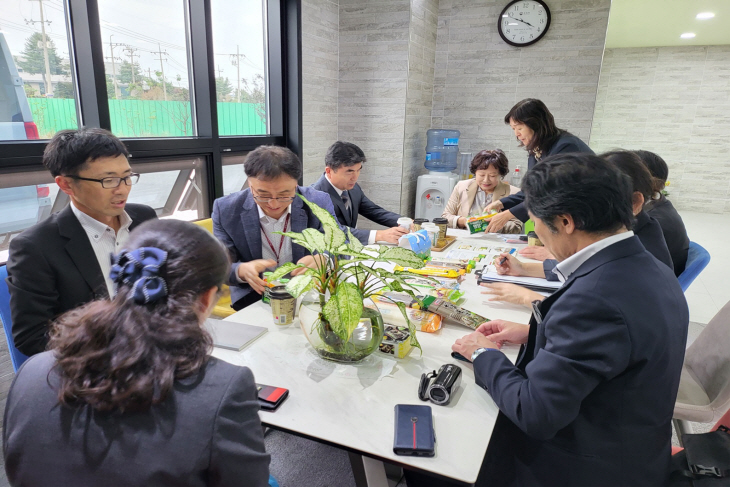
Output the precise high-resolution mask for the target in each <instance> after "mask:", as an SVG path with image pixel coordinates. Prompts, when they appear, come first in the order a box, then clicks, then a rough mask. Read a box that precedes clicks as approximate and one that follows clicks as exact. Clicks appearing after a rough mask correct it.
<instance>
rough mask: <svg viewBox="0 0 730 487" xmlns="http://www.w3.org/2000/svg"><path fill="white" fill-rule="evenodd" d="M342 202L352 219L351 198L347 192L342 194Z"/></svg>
mask: <svg viewBox="0 0 730 487" xmlns="http://www.w3.org/2000/svg"><path fill="white" fill-rule="evenodd" d="M341 196H342V202H343V203H345V210H347V213H348V215H350V218H352V210H351V208H350V196H349V195H348V194H347V191H343V192H342V195H341Z"/></svg>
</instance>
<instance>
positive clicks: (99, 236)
mask: <svg viewBox="0 0 730 487" xmlns="http://www.w3.org/2000/svg"><path fill="white" fill-rule="evenodd" d="M71 211H73V213H74V215H76V218H77V219H78V221H79V223H81V228H83V229H84V231H85V232H86V235H87V236H88V237H89V243H90V244H91V248H92V249H94V255H95V256H96V260H97V262H99V267H100V268H101V274H102V275H103V276H104V280H105V281H106V288H107V290H108V291H109V296H110V297H113V296H114V283H113V282H112V280H111V279H110V278H109V272H110V271H111V269H112V264H111V258H110V256H111V255H116V254H118V253H119V251H120V250H122V249H123V248H124V244H126V243H127V240H129V226H130V225H131V224H132V219H131V218H130V217H129V215H128V214H127V212H126V211H124V212H122V214H121V215H119V223H120V224H121V226H120V227H119V231H118V232H114V229H113V228H112V227H110V226H109V225H107V224H105V223H102V222H100V221H99V220H96V219H94V218H92V217H90V216H89V215H87V214H86V213H84V212H83V211H81V210H79V209H78V208H76V206H75V205H74V204H73V201H72V202H71Z"/></svg>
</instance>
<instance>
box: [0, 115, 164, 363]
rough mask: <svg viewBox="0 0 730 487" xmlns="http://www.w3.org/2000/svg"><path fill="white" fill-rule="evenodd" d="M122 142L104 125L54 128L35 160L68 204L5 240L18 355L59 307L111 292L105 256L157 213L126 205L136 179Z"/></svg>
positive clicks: (29, 351) (37, 347) (35, 342)
mask: <svg viewBox="0 0 730 487" xmlns="http://www.w3.org/2000/svg"><path fill="white" fill-rule="evenodd" d="M128 155H129V154H128V152H127V149H126V148H125V147H124V144H122V142H121V141H120V140H119V139H118V138H117V137H115V136H114V135H112V134H111V133H109V132H107V131H106V130H102V129H94V128H88V129H87V128H82V129H80V130H63V131H60V132H58V133H57V134H56V135H55V136H54V137H53V139H51V141H50V142H49V143H48V146H47V147H46V150H45V152H44V154H43V164H44V165H45V166H46V168H47V169H48V170H49V171H50V172H51V174H52V175H53V176H54V178H55V181H56V184H57V185H58V186H59V188H60V189H61V191H63V192H64V193H66V194H67V195H68V196H69V199H70V201H71V203H70V204H69V206H68V207H66V208H64V209H63V210H61V211H60V212H58V213H57V214H54V215H51V216H50V217H49V218H47V219H46V220H44V221H42V222H40V223H38V224H37V225H35V226H33V227H31V228H29V229H27V230H25V231H24V232H23V233H21V234H20V235H18V236H17V237H16V238H15V239H13V240H12V241H11V242H10V251H9V256H8V262H7V266H8V268H7V270H8V279H7V283H8V288H9V290H10V312H11V316H12V320H13V339H14V342H15V346H16V347H17V348H18V350H20V351H21V352H22V353H24V354H26V355H33V354H36V353H40V352H42V351H44V350H45V348H46V344H47V341H48V325H49V323H50V322H51V321H52V320H53V319H54V318H56V317H57V316H59V315H61V314H62V313H64V312H66V311H68V310H70V309H73V308H76V307H78V306H80V305H82V304H85V303H87V302H89V301H92V300H94V299H99V298H108V297H109V296H113V295H114V289H113V287H112V283H111V281H110V279H109V270H110V268H111V261H110V256H111V255H112V254H116V253H118V252H119V250H121V249H122V248H123V246H124V243H125V242H126V241H127V238H128V236H129V232H130V230H132V229H133V228H134V227H135V226H137V225H138V224H140V223H142V222H144V221H146V220H149V219H151V218H157V214H156V213H155V211H154V210H153V209H152V208H150V207H148V206H144V205H134V204H127V198H128V196H129V193H130V191H131V189H132V185H133V184H135V183H136V182H137V181H138V180H139V174H136V173H133V172H132V168H131V167H130V165H129V162H128V161H127V156H128Z"/></svg>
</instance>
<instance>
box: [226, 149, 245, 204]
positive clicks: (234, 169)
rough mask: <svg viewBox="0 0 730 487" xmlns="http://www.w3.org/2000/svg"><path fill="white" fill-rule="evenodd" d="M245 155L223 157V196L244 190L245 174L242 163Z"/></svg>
mask: <svg viewBox="0 0 730 487" xmlns="http://www.w3.org/2000/svg"><path fill="white" fill-rule="evenodd" d="M246 155H247V154H235V155H234V154H231V155H226V156H223V167H222V169H223V195H224V196H226V195H229V194H231V193H235V192H236V191H241V190H242V189H246V187H247V185H246V172H245V171H244V170H243V162H244V161H245V160H246Z"/></svg>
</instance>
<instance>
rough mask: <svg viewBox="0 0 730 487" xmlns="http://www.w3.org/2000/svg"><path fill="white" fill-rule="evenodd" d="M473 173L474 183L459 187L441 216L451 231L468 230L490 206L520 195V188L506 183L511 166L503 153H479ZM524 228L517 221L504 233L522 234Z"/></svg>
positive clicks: (463, 183)
mask: <svg viewBox="0 0 730 487" xmlns="http://www.w3.org/2000/svg"><path fill="white" fill-rule="evenodd" d="M470 169H471V172H472V174H474V179H468V180H466V181H460V182H458V183H457V184H456V186H455V187H454V191H453V192H452V193H451V197H450V198H449V202H448V203H447V205H446V209H445V210H444V213H443V214H442V215H441V216H442V217H443V218H446V219H447V220H449V227H451V228H466V220H467V218H468V217H469V216H478V215H481V214H482V212H483V211H484V208H485V207H486V206H487V205H488V204H490V203H493V202H495V201H499V200H500V199H501V198H504V197H505V196H508V195H510V194H514V193H517V192H518V191H519V188H515V187H514V186H510V185H509V184H507V183H505V182H503V181H502V179H503V178H504V176H506V175H507V173H508V172H509V163H508V162H507V156H505V154H504V152H502V151H501V150H500V149H495V150H483V151H481V152H479V153H478V154H477V155H476V156H474V159H472V161H471V167H470ZM522 228H523V224H522V222H521V221H519V220H517V219H516V218H513V219H511V220H510V221H509V222H507V225H505V227H504V228H503V229H502V233H522Z"/></svg>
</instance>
